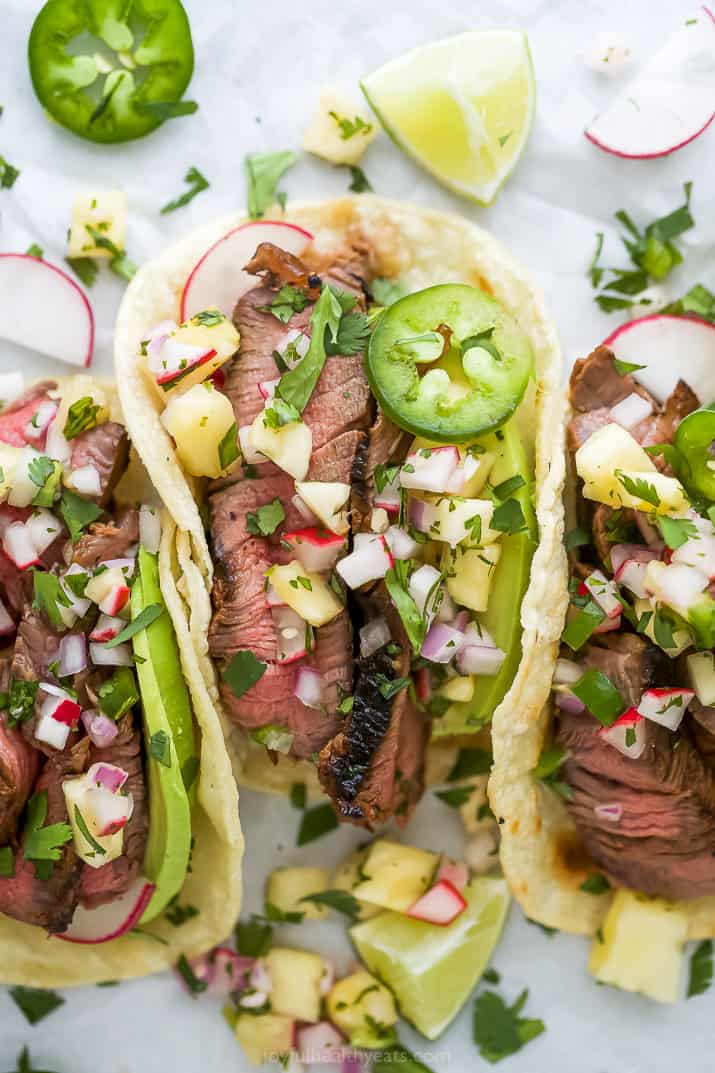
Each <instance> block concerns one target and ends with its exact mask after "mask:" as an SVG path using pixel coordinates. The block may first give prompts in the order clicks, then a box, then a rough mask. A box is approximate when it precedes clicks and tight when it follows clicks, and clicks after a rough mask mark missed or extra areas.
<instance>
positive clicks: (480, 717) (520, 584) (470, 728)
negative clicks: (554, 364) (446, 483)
mask: <svg viewBox="0 0 715 1073" xmlns="http://www.w3.org/2000/svg"><path fill="white" fill-rule="evenodd" d="M496 435H497V441H498V446H499V455H498V457H497V460H496V462H495V463H494V466H493V467H492V471H491V473H490V475H489V483H490V484H491V485H492V486H493V487H496V486H497V485H499V484H501V482H502V481H506V480H508V479H509V478H510V477H514V476H516V475H517V474H519V475H520V476H522V477H523V478H524V484H523V485H522V487H521V488H519V489H517V490H516V491H515V492H512V493H511V496H510V497H509V498H513V499H516V500H517V501H518V502H519V503H520V505H521V509H522V512H523V514H524V520H525V522H526V529H525V530H524V532H522V533H508V534H504V536H503V537H502V539H501V541H500V543H501V548H502V553H501V557H500V559H499V562H498V564H497V566H496V569H495V571H494V577H493V579H492V587H491V592H490V595H489V606H488V607H487V610H486V611H485V612H484V614H483V615H481V616H480V621H481V622H483V624H484V626H485V627H486V629H487V630H488V631H489V633H490V634H491V635H492V637H493V638H494V640H495V641H496V643H497V645H498V646H499V648H501V649H502V650H503V651H504V652H506V659H505V660H504V662H503V663H502V665H501V668H500V670H499V673H498V674H495V675H490V676H484V675H480V676H478V677H477V678H476V679H475V681H474V696H473V698H472V700H470V701H467V702H465V703H462V704H451V705H450V706H449V708H448V709H447V711H446V712H445V713H444V715H443V716H441V717H440V718H437V719H435V720H434V721H433V723H432V737H433V738H443V737H447V736H448V735H453V734H473V733H474V732H475V730H478V729H479V727H481V726H484V724H485V723H488V722H489V720H490V719H491V717H492V715H493V714H494V710H495V708H496V707H497V705H498V704H500V703H501V701H502V700H503V699H504V697H505V696H506V694H507V692H508V690H509V687H510V686H511V683H512V682H513V680H514V675H515V674H516V671H517V668H518V666H519V661H520V660H521V602H522V600H523V599H524V593H525V592H526V589H527V587H528V584H529V575H530V572H531V560H532V558H533V555H534V551H535V550H536V533H537V529H536V515H535V513H534V505H533V503H532V500H531V488H532V477H531V467H530V466H529V462H528V459H527V456H526V451H525V450H524V445H523V444H522V442H521V437H520V436H519V430H518V429H517V427H516V422H515V421H514V420H512V421H509V422H507V424H506V425H504V427H503V428H501V429H500V430H499V431H498V432H497V434H496Z"/></svg>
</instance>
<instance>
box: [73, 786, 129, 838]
mask: <svg viewBox="0 0 715 1073" xmlns="http://www.w3.org/2000/svg"><path fill="white" fill-rule="evenodd" d="M84 800H85V809H84V813H85V816H84V818H85V820H86V821H87V823H88V825H89V826H90V827H91V829H92V831H93V832H94V834H95V835H96V836H97V837H98V838H107V837H108V836H109V835H116V834H117V832H118V831H121V830H122V829H123V828H124V827H126V825H127V823H128V821H129V820H130V819H131V817H132V813H133V811H134V798H133V797H132V795H131V794H120V793H115V792H114V791H112V790H108V789H107V787H106V786H91V787H90V788H89V789H88V790H87V792H86V794H85V797H84Z"/></svg>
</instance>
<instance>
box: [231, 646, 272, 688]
mask: <svg viewBox="0 0 715 1073" xmlns="http://www.w3.org/2000/svg"><path fill="white" fill-rule="evenodd" d="M266 668H267V664H266V663H262V662H261V660H259V659H257V658H256V656H254V654H253V652H251V651H250V649H243V650H242V651H240V652H236V654H235V655H234V656H233V657H232V658H231V659H230V660H229V662H228V663H227V664H226V666H225V667H224V669H223V671H222V672H221V677H222V678H223V680H224V682H225V683H226V684H227V686H228V687H229V689H230V690H231V692H232V693H233V695H234V697H242V696H243V694H244V693H247V692H248V690H249V689H251V688H252V687H253V686H254V685H255V684H256V682H258V681H260V679H261V678H262V677H263V675H264V674H265V673H266Z"/></svg>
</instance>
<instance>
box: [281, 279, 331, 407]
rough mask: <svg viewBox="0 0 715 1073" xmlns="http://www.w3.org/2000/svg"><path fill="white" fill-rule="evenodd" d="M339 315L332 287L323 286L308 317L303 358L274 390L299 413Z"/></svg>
mask: <svg viewBox="0 0 715 1073" xmlns="http://www.w3.org/2000/svg"><path fill="white" fill-rule="evenodd" d="M342 315H343V307H342V305H341V304H340V300H339V297H338V295H337V294H336V293H335V291H334V290H333V288H332V287H330V286H328V285H325V286H324V287H323V289H322V291H321V294H320V298H319V299H318V301H317V302H316V303H315V306H314V307H313V312H312V314H311V317H310V324H311V328H312V333H311V337H310V345H309V347H308V350H307V352H306V354H305V357H304V358H303V360H302V361H301V362H300V364H299V365H296V366H295V368H294V369H290V370H289V371H288V372H287V373H284V374H283V376H282V377H281V378H280V380H279V382H278V387H277V388H276V395H278V396H279V397H280V398H282V399H283V400H284V401H285V402H289V403H291V405H293V406H295V408H296V409H297V410H298V411H299V412H300V413H302V412H303V410H304V409H305V407H306V406H307V405H308V401H309V399H310V396H311V395H312V394H313V389H314V388H315V385H316V384H317V382H318V378H319V376H320V374H321V372H322V371H323V366H324V365H325V360H326V358H327V351H326V347H325V339H326V335H329V336H330V337H331V338H332V340H333V342H335V340H336V339H337V334H338V327H339V325H340V320H341V317H342Z"/></svg>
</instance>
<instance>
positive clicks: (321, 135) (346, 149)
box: [303, 86, 378, 164]
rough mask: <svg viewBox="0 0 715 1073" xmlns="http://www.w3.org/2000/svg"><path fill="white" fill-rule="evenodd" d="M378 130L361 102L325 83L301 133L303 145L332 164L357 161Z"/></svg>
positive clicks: (355, 162) (348, 93) (309, 151)
mask: <svg viewBox="0 0 715 1073" xmlns="http://www.w3.org/2000/svg"><path fill="white" fill-rule="evenodd" d="M377 129H378V128H377V122H376V120H375V119H374V117H373V116H372V115H371V114H370V112H369V110H368V108H367V107H366V106H365V102H364V101H360V100H358V99H357V98H356V97H355V96H354V95H353V94H352V93H350V92H349V91H347V90H344V89H342V88H341V87H340V86H326V87H325V88H324V89H322V90H321V93H320V103H319V104H318V109H317V111H316V113H315V115H314V116H313V118H312V120H311V122H310V125H309V126H308V129H307V130H306V132H305V134H304V136H303V148H304V149H305V150H306V151H307V152H308V153H314V154H315V156H319V157H322V158H323V160H329V161H330V163H331V164H357V162H358V160H359V159H360V157H361V156H362V155H363V153H364V152H365V150H366V149H367V147H368V145H369V144H370V142H371V141H372V139H373V138H374V137H375V135H376V134H377Z"/></svg>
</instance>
